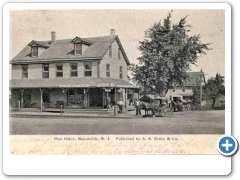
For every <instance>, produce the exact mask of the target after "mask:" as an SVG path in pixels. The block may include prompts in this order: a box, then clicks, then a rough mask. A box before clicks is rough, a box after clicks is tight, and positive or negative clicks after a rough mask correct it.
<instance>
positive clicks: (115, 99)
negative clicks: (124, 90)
mask: <svg viewBox="0 0 240 180" xmlns="http://www.w3.org/2000/svg"><path fill="white" fill-rule="evenodd" d="M114 101H115V104H116V102H117V88H116V87H115V88H114Z"/></svg>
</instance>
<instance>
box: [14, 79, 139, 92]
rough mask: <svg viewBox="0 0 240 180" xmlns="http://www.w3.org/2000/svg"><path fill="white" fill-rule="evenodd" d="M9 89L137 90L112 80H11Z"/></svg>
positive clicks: (124, 82) (125, 83)
mask: <svg viewBox="0 0 240 180" xmlns="http://www.w3.org/2000/svg"><path fill="white" fill-rule="evenodd" d="M9 87H10V89H18V88H81V87H122V88H138V87H137V86H134V85H132V84H131V83H129V82H127V81H124V80H122V79H113V78H94V77H85V78H53V79H11V80H10V81H9Z"/></svg>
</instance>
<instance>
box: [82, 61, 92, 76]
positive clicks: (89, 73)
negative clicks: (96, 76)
mask: <svg viewBox="0 0 240 180" xmlns="http://www.w3.org/2000/svg"><path fill="white" fill-rule="evenodd" d="M84 76H92V63H89V62H88V63H84Z"/></svg>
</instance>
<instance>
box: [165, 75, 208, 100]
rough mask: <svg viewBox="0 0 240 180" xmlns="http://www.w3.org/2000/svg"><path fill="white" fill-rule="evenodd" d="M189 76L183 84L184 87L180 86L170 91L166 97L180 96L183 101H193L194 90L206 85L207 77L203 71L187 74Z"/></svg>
mask: <svg viewBox="0 0 240 180" xmlns="http://www.w3.org/2000/svg"><path fill="white" fill-rule="evenodd" d="M187 74H188V79H187V80H186V81H185V82H184V83H183V85H182V86H179V85H178V86H175V87H173V88H172V89H169V90H168V92H167V93H166V97H170V96H178V95H180V96H182V97H183V99H186V100H188V99H191V98H192V96H193V88H194V87H202V85H203V83H205V75H204V72H203V71H202V70H201V71H199V72H187Z"/></svg>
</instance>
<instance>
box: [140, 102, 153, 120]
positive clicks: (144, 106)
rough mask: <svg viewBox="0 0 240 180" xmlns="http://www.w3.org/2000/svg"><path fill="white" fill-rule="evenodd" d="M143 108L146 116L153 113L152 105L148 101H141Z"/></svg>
mask: <svg viewBox="0 0 240 180" xmlns="http://www.w3.org/2000/svg"><path fill="white" fill-rule="evenodd" d="M141 109H143V110H144V111H145V115H144V117H150V116H152V115H153V109H152V108H151V105H150V104H149V103H146V102H141ZM150 111H151V114H150Z"/></svg>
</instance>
